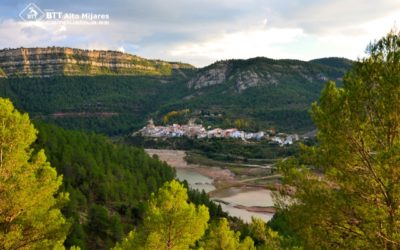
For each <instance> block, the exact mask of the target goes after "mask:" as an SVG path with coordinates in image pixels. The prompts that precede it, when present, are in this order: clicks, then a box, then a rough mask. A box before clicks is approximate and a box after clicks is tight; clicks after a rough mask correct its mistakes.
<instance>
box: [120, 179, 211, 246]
mask: <svg viewBox="0 0 400 250" xmlns="http://www.w3.org/2000/svg"><path fill="white" fill-rule="evenodd" d="M209 217H210V216H209V213H208V209H207V208H206V207H205V206H204V205H200V206H197V207H196V206H195V205H194V204H192V203H188V195H187V190H186V189H185V188H184V187H183V185H181V184H180V183H179V182H177V181H175V180H173V181H171V182H167V183H165V184H164V186H163V187H162V188H160V189H159V191H158V193H157V194H153V195H152V197H151V199H150V201H149V205H148V208H147V211H146V217H145V220H144V224H143V227H142V228H140V229H139V230H137V232H131V233H130V234H129V236H128V238H127V239H125V240H124V241H123V242H122V243H121V244H118V245H117V246H116V248H115V249H132V247H133V248H134V249H159V250H163V249H165V250H186V249H189V247H190V246H193V245H194V244H195V242H196V241H197V240H198V239H200V238H201V237H202V236H203V234H204V232H205V230H206V229H207V226H208V224H207V222H208V220H209Z"/></svg>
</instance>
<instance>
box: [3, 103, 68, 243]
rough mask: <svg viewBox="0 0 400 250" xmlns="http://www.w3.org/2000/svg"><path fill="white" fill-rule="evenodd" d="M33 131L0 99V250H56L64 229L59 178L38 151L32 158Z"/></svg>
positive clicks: (24, 118)
mask: <svg viewBox="0 0 400 250" xmlns="http://www.w3.org/2000/svg"><path fill="white" fill-rule="evenodd" d="M36 133H37V131H36V130H35V128H34V127H33V125H32V124H31V122H30V120H29V117H28V115H27V114H21V113H19V112H18V111H17V110H15V109H14V106H13V105H12V103H11V102H10V101H9V100H6V99H2V98H0V201H1V202H0V249H50V248H54V249H57V248H60V247H61V246H62V244H63V242H64V240H65V238H66V235H67V232H68V228H69V225H68V223H67V221H66V220H65V218H64V217H63V215H62V214H61V211H60V207H61V206H62V205H63V204H64V203H65V202H66V201H67V200H68V194H67V193H58V195H57V192H58V189H59V187H60V185H61V182H62V178H61V177H60V176H57V173H56V171H55V169H54V168H52V167H51V166H50V164H49V162H47V160H46V156H45V154H44V152H43V150H40V151H39V152H37V153H35V154H33V153H32V149H31V144H32V143H33V142H34V141H35V139H36Z"/></svg>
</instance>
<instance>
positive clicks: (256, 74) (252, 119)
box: [163, 57, 351, 131]
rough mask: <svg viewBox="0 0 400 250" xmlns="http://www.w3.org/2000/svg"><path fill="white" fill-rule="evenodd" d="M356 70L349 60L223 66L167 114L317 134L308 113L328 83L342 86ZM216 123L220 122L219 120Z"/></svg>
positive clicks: (200, 76)
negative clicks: (187, 112)
mask: <svg viewBox="0 0 400 250" xmlns="http://www.w3.org/2000/svg"><path fill="white" fill-rule="evenodd" d="M350 67H351V61H349V60H347V59H344V58H324V59H317V60H313V61H310V62H305V61H299V60H273V59H269V58H262V57H258V58H252V59H248V60H227V61H219V62H216V63H214V64H212V65H209V66H207V67H205V68H202V69H199V70H197V72H196V73H195V75H194V76H193V77H192V78H191V79H190V80H189V81H188V82H187V87H188V88H189V89H190V94H189V95H187V96H186V97H184V98H183V99H182V100H179V101H177V102H175V103H173V104H171V105H170V106H166V107H164V110H163V111H167V110H171V109H176V110H178V109H183V108H189V109H191V110H201V111H204V112H203V113H205V114H209V113H211V114H222V115H223V118H221V119H219V122H222V123H224V122H225V123H226V120H224V118H228V120H230V121H235V120H237V119H244V120H245V121H247V123H249V124H256V125H260V126H261V128H263V127H274V128H278V129H281V130H282V129H283V130H289V131H299V130H300V131H306V130H309V129H312V123H311V120H310V118H309V115H308V109H309V108H310V104H311V103H312V102H313V101H316V100H317V99H318V97H319V95H320V92H321V89H322V88H323V87H324V85H325V82H326V81H328V80H333V81H336V82H337V83H338V84H341V81H342V77H343V75H344V74H345V72H346V71H347V70H348V69H349V68H350ZM164 113H165V112H164ZM208 117H209V116H208ZM200 118H201V116H200ZM210 119H212V120H218V118H216V117H215V116H214V117H211V118H210ZM201 120H204V117H203V119H201ZM232 125H233V124H229V122H228V124H227V126H232ZM250 127H254V126H250ZM255 127H257V126H255Z"/></svg>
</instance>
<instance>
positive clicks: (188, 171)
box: [146, 149, 274, 222]
mask: <svg viewBox="0 0 400 250" xmlns="http://www.w3.org/2000/svg"><path fill="white" fill-rule="evenodd" d="M146 152H147V153H149V154H150V155H154V154H156V155H158V157H159V158H160V160H163V161H166V162H167V163H168V164H169V165H171V166H172V167H174V168H175V170H176V176H177V178H178V179H179V180H182V181H183V180H186V181H187V182H188V184H189V187H190V188H193V189H197V190H200V191H201V190H204V191H205V192H207V193H209V192H211V191H213V192H212V195H210V198H211V199H212V200H214V201H215V202H217V203H219V204H220V205H221V207H222V209H223V210H224V211H225V212H228V213H229V215H231V216H236V217H239V218H241V219H242V220H243V221H245V222H251V217H256V218H260V219H262V220H264V221H265V222H267V221H269V220H270V219H271V218H272V216H273V213H266V212H253V211H248V210H246V208H254V207H256V208H257V207H272V206H273V205H274V203H273V200H272V196H271V191H270V190H267V189H263V188H246V187H230V188H226V189H221V190H216V187H215V186H214V185H213V183H214V181H216V180H217V179H221V178H222V179H224V178H225V179H229V178H233V177H231V176H229V173H227V172H229V171H228V170H223V169H220V168H217V167H204V166H199V165H191V164H187V162H186V161H185V152H184V151H180V150H157V149H146Z"/></svg>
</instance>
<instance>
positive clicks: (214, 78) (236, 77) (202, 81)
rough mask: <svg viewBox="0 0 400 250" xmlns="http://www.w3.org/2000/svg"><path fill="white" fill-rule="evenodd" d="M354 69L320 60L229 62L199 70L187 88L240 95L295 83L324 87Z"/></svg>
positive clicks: (341, 60)
mask: <svg viewBox="0 0 400 250" xmlns="http://www.w3.org/2000/svg"><path fill="white" fill-rule="evenodd" d="M331 62H335V63H331ZM331 64H333V65H331ZM335 65H336V66H335ZM350 66H351V61H349V60H347V59H344V58H326V59H317V60H313V61H309V62H306V61H299V60H274V59H269V58H263V57H257V58H251V59H248V60H226V61H219V62H216V63H214V64H211V65H209V66H207V67H205V68H202V69H200V70H198V71H197V73H196V75H195V76H194V77H193V78H192V79H190V80H189V81H188V83H187V84H188V87H189V88H191V89H194V90H200V89H204V88H207V87H210V86H214V85H225V86H226V88H225V89H226V90H228V89H231V90H233V91H235V92H239V93H240V92H242V91H244V90H246V89H248V88H253V87H260V86H277V85H279V84H286V83H294V82H297V83H303V84H308V83H316V82H318V83H324V82H326V81H327V80H328V79H331V80H337V81H341V77H342V76H343V74H344V73H345V72H346V71H347V70H348V68H349V67H350Z"/></svg>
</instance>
